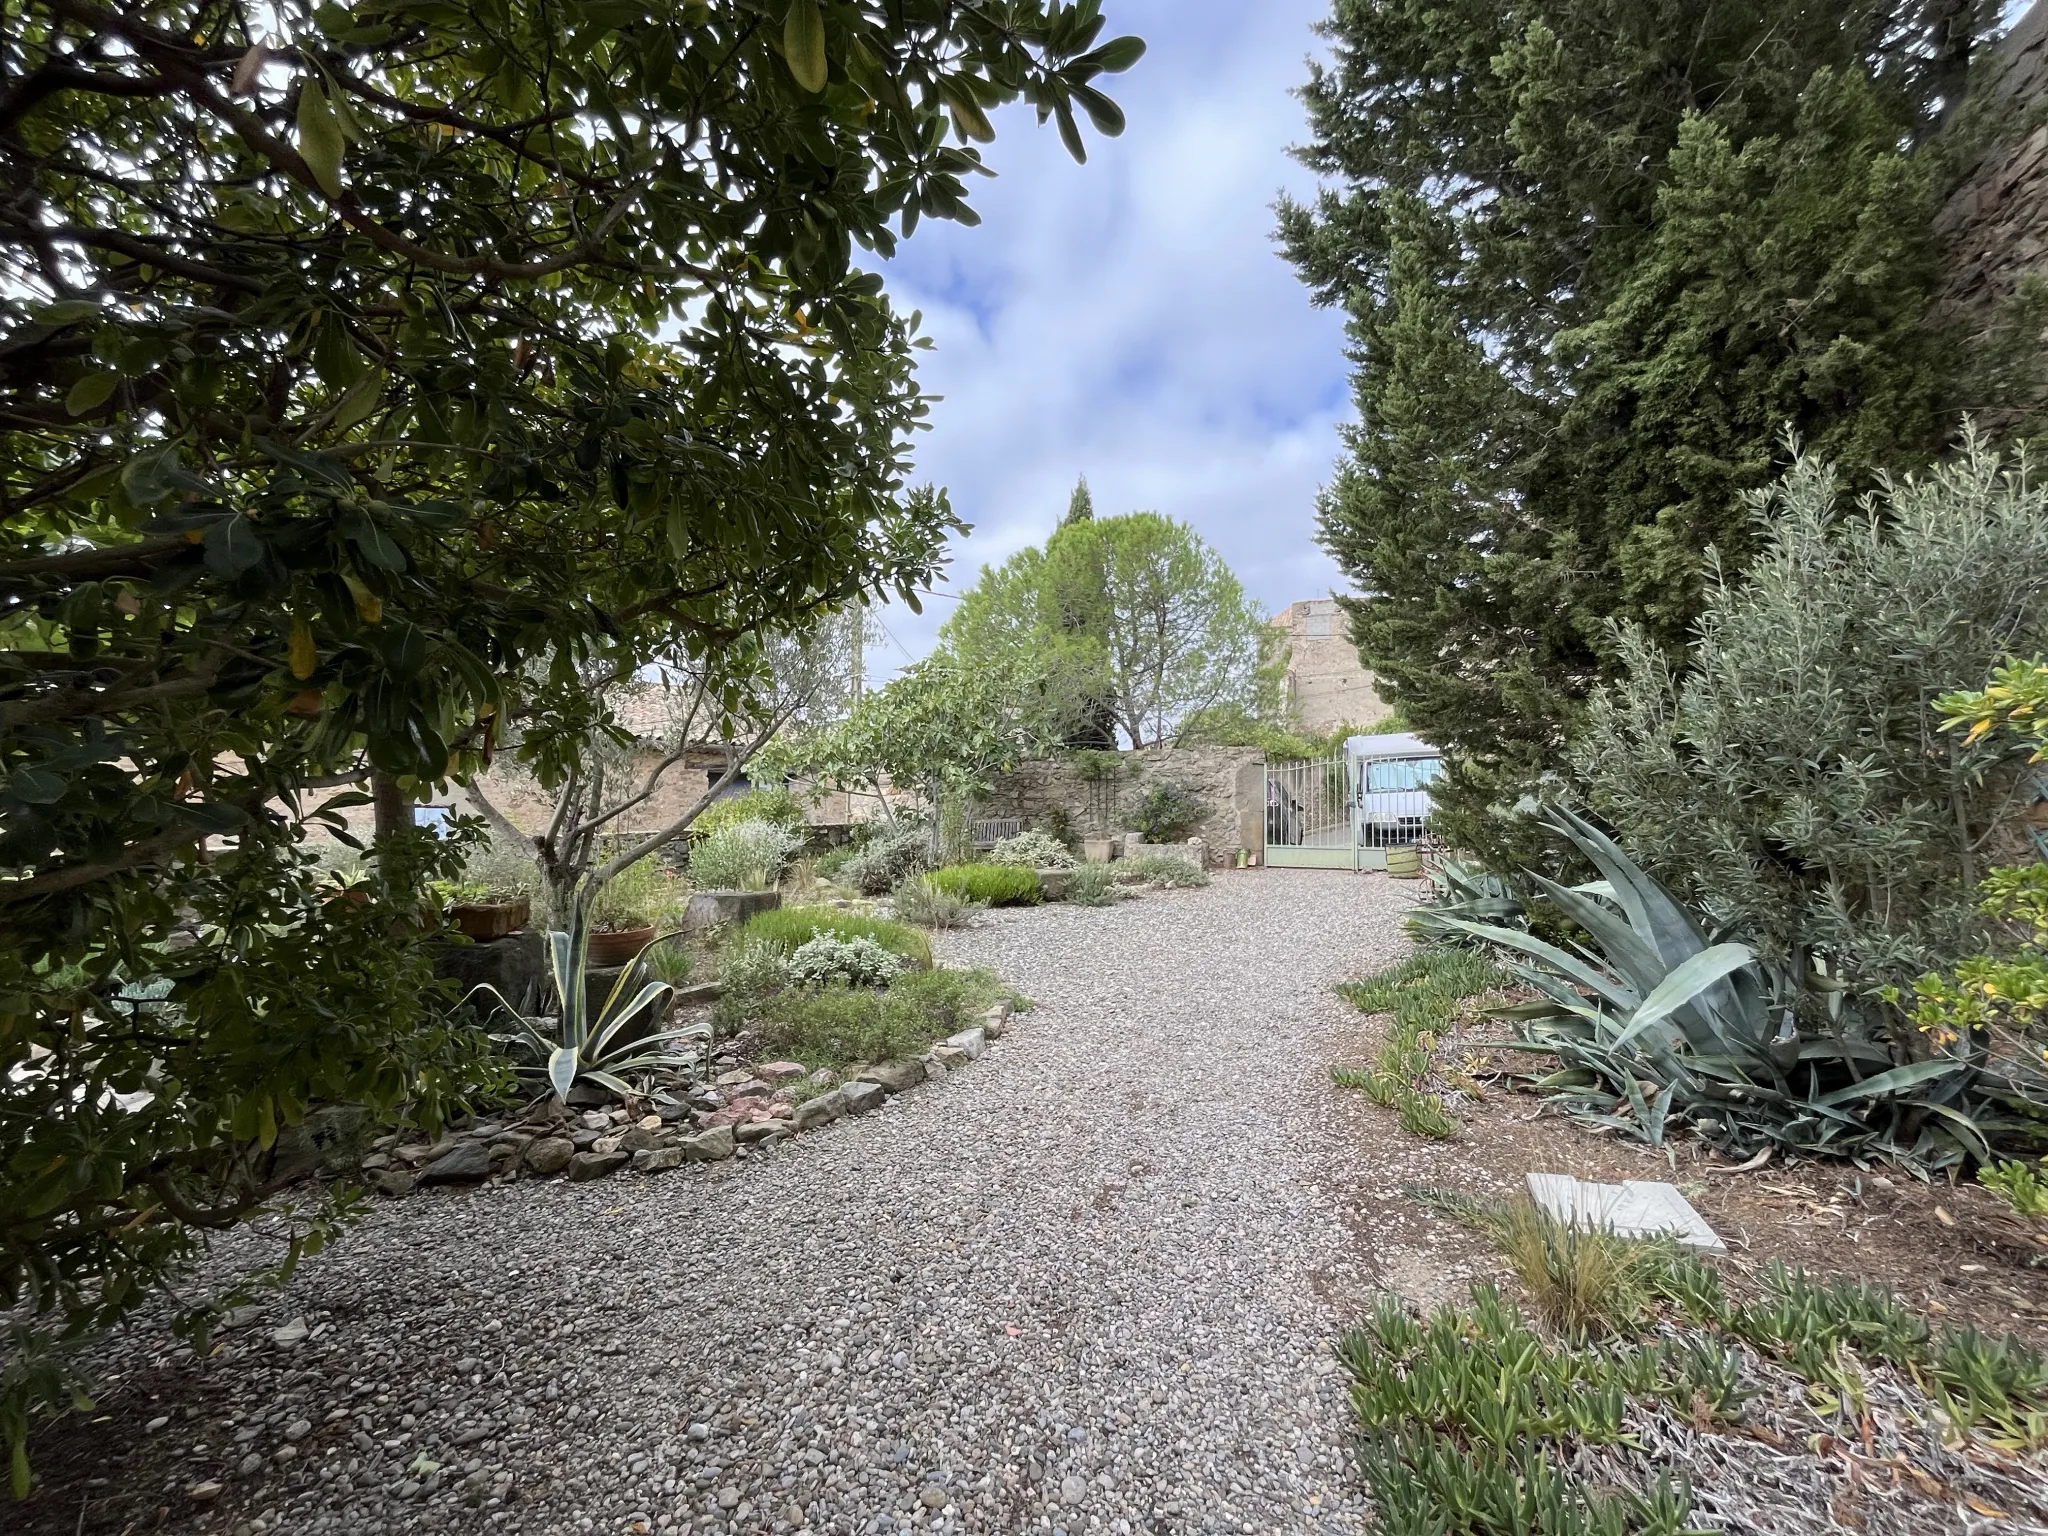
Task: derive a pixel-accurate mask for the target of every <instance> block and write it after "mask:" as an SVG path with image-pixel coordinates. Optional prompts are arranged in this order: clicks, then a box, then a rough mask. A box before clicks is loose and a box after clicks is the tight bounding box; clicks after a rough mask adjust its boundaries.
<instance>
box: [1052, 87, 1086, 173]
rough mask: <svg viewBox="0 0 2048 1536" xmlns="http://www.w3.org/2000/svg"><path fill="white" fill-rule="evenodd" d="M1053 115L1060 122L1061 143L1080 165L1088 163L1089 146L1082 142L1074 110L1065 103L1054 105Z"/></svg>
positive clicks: (1059, 102) (1055, 103)
mask: <svg viewBox="0 0 2048 1536" xmlns="http://www.w3.org/2000/svg"><path fill="white" fill-rule="evenodd" d="M1052 115H1053V117H1054V118H1055V119H1057V120H1058V122H1059V128H1060V142H1061V143H1062V144H1064V145H1066V146H1067V153H1068V154H1070V155H1072V156H1073V157H1074V159H1075V161H1076V162H1077V163H1078V164H1081V165H1086V164H1087V163H1088V146H1087V145H1086V144H1084V143H1082V142H1081V129H1080V127H1079V125H1078V124H1076V123H1075V121H1074V109H1073V108H1072V107H1070V106H1069V105H1067V103H1066V102H1064V101H1056V102H1054V103H1053V107H1052Z"/></svg>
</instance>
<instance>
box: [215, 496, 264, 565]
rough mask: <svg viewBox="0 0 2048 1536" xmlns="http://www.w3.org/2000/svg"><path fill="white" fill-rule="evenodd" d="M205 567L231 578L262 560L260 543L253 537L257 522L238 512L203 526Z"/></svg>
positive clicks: (261, 545)
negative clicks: (204, 528) (211, 524)
mask: <svg viewBox="0 0 2048 1536" xmlns="http://www.w3.org/2000/svg"><path fill="white" fill-rule="evenodd" d="M202 542H203V543H204V544H205V546H206V568H207V569H208V570H209V571H212V572H213V574H214V575H216V576H225V577H229V578H233V577H236V576H240V575H241V574H242V573H243V572H245V571H250V570H253V569H255V568H256V566H257V565H259V564H261V563H262V560H263V544H262V541H260V540H259V539H258V538H257V537H256V525H255V524H254V523H252V522H250V521H249V519H248V518H246V517H244V516H243V515H242V514H241V513H239V512H237V513H235V514H234V516H232V517H224V518H222V519H221V520H220V521H219V522H217V523H215V524H214V525H213V526H212V527H211V528H209V529H207V530H206V537H205V539H204V540H203V541H202Z"/></svg>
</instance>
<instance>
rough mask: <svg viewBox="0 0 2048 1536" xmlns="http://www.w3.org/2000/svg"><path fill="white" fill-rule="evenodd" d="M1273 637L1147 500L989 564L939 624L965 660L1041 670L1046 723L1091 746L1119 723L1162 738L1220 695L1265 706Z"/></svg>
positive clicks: (1214, 559) (1212, 557) (1208, 558)
mask: <svg viewBox="0 0 2048 1536" xmlns="http://www.w3.org/2000/svg"><path fill="white" fill-rule="evenodd" d="M1270 639H1271V634H1270V626H1269V625H1267V624H1266V622H1265V619H1264V616H1263V615H1262V614H1261V613H1260V611H1259V609H1258V606H1257V605H1256V604H1255V603H1253V602H1252V601H1251V599H1250V598H1249V597H1248V596H1247V595H1246V594H1245V591H1244V588H1243V587H1242V586H1241V585H1240V584H1239V582H1238V580H1237V578H1236V577H1235V576H1233V575H1232V574H1231V573H1230V570H1229V568H1228V567H1227V566H1226V565H1224V563H1223V561H1222V558H1221V557H1220V556H1218V555H1217V554H1216V552H1215V551H1214V550H1212V549H1210V548H1209V546H1208V545H1207V544H1205V543H1203V542H1202V540H1201V538H1200V537H1199V536H1198V535H1197V534H1196V533H1195V532H1194V531H1193V530H1192V529H1191V528H1189V527H1188V526H1187V525H1186V524H1184V523H1179V522H1175V521H1174V520H1173V519H1171V518H1167V517H1161V516H1160V515H1159V514H1157V513H1155V512H1132V513H1129V514H1127V515H1125V516H1122V517H1095V516H1093V515H1090V516H1089V517H1086V518H1081V519H1078V520H1073V521H1069V522H1066V523H1063V524H1062V525H1061V526H1060V527H1059V528H1058V529H1057V530H1056V531H1055V532H1054V533H1053V535H1052V537H1051V538H1049V539H1048V540H1046V543H1045V547H1044V549H1042V550H1040V549H1026V550H1021V551H1019V552H1018V553H1017V554H1015V555H1013V556H1011V557H1010V559H1009V560H1008V561H1006V562H1005V563H1004V564H1003V565H1001V566H1000V567H988V566H985V567H983V568H982V573H981V579H980V581H979V582H977V583H976V584H975V586H974V587H973V588H972V589H971V590H969V591H968V592H967V593H966V595H965V596H964V598H963V599H962V601H961V603H960V605H959V607H958V608H956V609H955V610H954V611H953V613H952V614H951V615H950V616H949V617H948V618H947V620H946V623H945V626H944V627H943V628H942V629H941V630H940V643H941V645H942V647H943V648H944V653H945V654H946V655H948V656H950V657H952V658H954V660H955V661H956V662H957V664H959V665H961V666H963V667H966V668H969V669H976V670H979V669H994V670H997V671H1005V670H1007V671H1016V670H1020V669H1023V668H1029V669H1031V670H1033V671H1035V673H1036V674H1037V676H1038V679H1039V685H1040V686H1039V691H1038V696H1037V699H1036V704H1035V707H1036V711H1037V718H1038V719H1039V721H1040V728H1041V731H1042V732H1043V734H1045V735H1046V736H1048V737H1051V738H1055V739H1058V740H1061V741H1066V742H1069V743H1072V744H1075V745H1082V744H1086V745H1090V746H1097V747H1114V746H1115V745H1116V744H1117V734H1116V733H1117V732H1119V731H1120V732H1121V733H1122V737H1123V740H1124V742H1125V743H1126V744H1128V745H1130V746H1133V747H1137V746H1145V745H1148V744H1154V743H1158V742H1162V741H1166V740H1169V739H1171V738H1172V737H1173V735H1174V734H1175V732H1176V731H1177V730H1178V728H1179V726H1180V723H1181V722H1182V721H1183V720H1185V719H1187V718H1188V717H1189V716H1191V715H1197V714H1200V713H1201V712H1203V711H1207V710H1213V709H1217V708H1219V707H1228V706H1232V705H1235V706H1237V707H1238V708H1241V709H1246V710H1250V711H1251V712H1253V713H1254V714H1261V715H1265V714H1271V713H1272V712H1273V708H1274V704H1275V698H1276V694H1275V687H1274V678H1273V676H1272V675H1271V669H1270V668H1269V667H1268V666H1267V665H1266V663H1267V661H1268V659H1269V658H1268V657H1267V655H1266V648H1267V646H1268V645H1269V643H1270ZM1103 716H1106V717H1107V725H1108V729H1107V731H1105V730H1104V728H1103V727H1104V723H1105V722H1104V720H1103V718H1102V717H1103Z"/></svg>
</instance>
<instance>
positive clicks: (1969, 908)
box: [1571, 442, 2048, 995]
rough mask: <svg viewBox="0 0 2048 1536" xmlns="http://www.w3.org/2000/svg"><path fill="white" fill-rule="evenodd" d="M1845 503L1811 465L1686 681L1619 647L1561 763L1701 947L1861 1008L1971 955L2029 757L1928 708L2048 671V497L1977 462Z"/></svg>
mask: <svg viewBox="0 0 2048 1536" xmlns="http://www.w3.org/2000/svg"><path fill="white" fill-rule="evenodd" d="M1843 500H1844V498H1843V496H1842V492H1841V487H1840V484H1839V482H1838V481H1837V479H1836V477H1835V476H1834V474H1833V472H1832V470H1831V469H1830V468H1829V466H1827V465H1826V464H1823V463H1820V462H1817V461H1815V460H1813V459H1809V458H1801V459H1800V460H1798V461H1797V462H1796V463H1795V464H1794V465H1793V467H1792V469H1791V470H1790V471H1789V472H1788V473H1787V474H1786V476H1785V477H1784V479H1783V480H1782V481H1781V482H1780V483H1779V484H1778V485H1776V486H1774V487H1773V488H1772V489H1771V490H1770V491H1769V492H1768V493H1767V494H1766V495H1764V496H1762V497H1758V498H1756V499H1755V500H1754V502H1753V505H1754V507H1755V509H1756V511H1757V512H1758V514H1759V515H1760V517H1762V518H1763V519H1764V521H1763V524H1762V527H1763V530H1764V538H1763V539H1762V540H1761V541H1760V542H1761V543H1762V544H1763V548H1762V550H1761V552H1760V553H1759V554H1758V556H1757V558H1756V559H1755V560H1754V561H1753V562H1752V563H1751V564H1750V565H1749V566H1748V568H1747V569H1746V570H1744V572H1743V573H1742V578H1741V580H1740V581H1739V582H1737V581H1735V580H1733V579H1732V577H1731V578H1730V579H1725V580H1723V579H1720V577H1719V573H1718V572H1717V573H1715V575H1716V580H1715V581H1714V583H1713V584H1712V585H1710V587H1709V589H1708V593H1707V603H1706V609H1705V612H1704V613H1703V614H1702V616H1701V618H1700V620H1699V624H1698V631H1699V634H1698V638H1697V639H1696V640H1695V641H1694V642H1693V643H1692V645H1691V646H1690V647H1689V648H1688V650H1687V657H1686V664H1685V666H1684V667H1683V669H1682V670H1680V671H1674V670H1673V667H1672V664H1671V661H1670V659H1669V655H1668V652H1667V651H1666V649H1665V648H1664V646H1663V645H1662V644H1661V643H1660V642H1659V641H1657V640H1656V639H1654V638H1652V637H1650V636H1648V635H1645V634H1642V633H1639V632H1636V631H1633V630H1623V631H1621V632H1620V633H1619V634H1618V635H1617V647H1618V654H1619V656H1620V658H1621V660H1622V661H1623V662H1624V663H1625V664H1626V667H1627V674H1626V676H1625V677H1624V678H1623V679H1622V680H1621V681H1619V682H1617V683H1615V684H1614V685H1613V687H1612V688H1610V689H1608V690H1606V691H1604V692H1603V693H1601V694H1599V695H1597V696H1596V697H1595V698H1594V700H1593V701H1592V703H1591V705H1590V707H1589V709H1588V712H1587V716H1586V723H1585V726H1584V729H1583V730H1581V731H1580V732H1579V733H1578V735H1577V736H1576V737H1575V738H1574V740H1573V745H1572V753H1571V760H1572V765H1573V767H1574V768H1575V769H1576V770H1577V771H1578V773H1579V774H1580V775H1581V776H1582V778H1583V781H1584V783H1585V784H1586V787H1587V795H1588V798H1589V800H1590V802H1591V805H1592V807H1593V809H1594V810H1596V811H1598V812H1599V813H1600V815H1601V816H1602V817H1603V818H1605V820H1606V821H1607V822H1608V823H1609V824H1610V825H1611V826H1612V827H1613V828H1614V832H1615V840H1616V841H1617V842H1618V843H1620V844H1621V846H1622V847H1623V848H1625V849H1626V850H1627V851H1628V853H1629V855H1630V856H1631V857H1633V858H1634V859H1636V860H1637V861H1638V862H1639V863H1640V864H1641V865H1642V866H1643V868H1644V869H1645V870H1647V871H1648V872H1649V873H1650V874H1651V875H1654V876H1655V877H1656V878H1657V879H1658V880H1659V881H1660V882H1661V883H1662V884H1664V885H1665V886H1666V887H1667V888H1669V889H1670V890H1671V891H1672V892H1673V893H1674V894H1675V895H1677V896H1678V897H1679V898H1680V899H1681V900H1683V901H1685V902H1687V903H1688V904H1690V905H1693V906H1696V907H1698V908H1699V909H1700V910H1701V911H1702V912H1703V913H1704V914H1705V918H1706V921H1705V923H1704V925H1703V926H1705V927H1706V928H1707V929H1708V930H1709V931H1713V932H1732V933H1733V934H1734V935H1735V936H1737V937H1739V938H1741V939H1742V940H1743V941H1744V942H1746V943H1748V944H1750V945H1751V946H1753V947H1754V948H1755V949H1756V950H1757V951H1758V953H1759V954H1761V955H1762V956H1763V957H1764V958H1765V959H1766V960H1767V961H1772V962H1777V963H1780V964H1785V965H1789V966H1792V967H1794V968H1795V969H1797V968H1799V967H1800V966H1801V964H1802V962H1803V960H1804V957H1805V956H1806V955H1807V954H1808V953H1810V952H1812V951H1816V950H1818V951H1823V952H1826V953H1828V954H1830V955H1831V956H1833V957H1834V962H1835V964H1834V966H1833V969H1835V970H1836V971H1837V972H1838V973H1839V972H1842V971H1846V972H1847V975H1848V978H1849V979H1850V981H1851V982H1852V984H1854V985H1855V986H1856V988H1857V989H1858V990H1859V991H1862V992H1864V993H1865V995H1869V994H1870V993H1871V992H1873V991H1875V990H1876V989H1877V988H1878V987H1879V986H1882V985H1885V984H1891V985H1895V986H1906V985H1909V984H1910V983H1911V982H1912V980H1913V979H1914V977H1915V976H1916V975H1917V974H1919V973H1921V972H1925V971H1935V970H1946V969H1948V968H1950V967H1952V966H1953V965H1954V964H1955V963H1956V962H1957V961H1959V960H1960V959H1962V958H1963V957H1964V956H1965V955H1967V954H1969V953H1970V952H1971V951H1973V950H1974V949H1976V948H1977V947H1978V945H1977V937H1978V934H1979V932H1980V931H1981V929H1980V922H1979V919H1978V916H1977V913H1976V911H1975V910H1974V908H1975V901H1974V895H1973V892H1972V890H1971V884H1972V882H1973V880H1974V879H1976V878H1977V875H1978V874H1979V873H1981V870H1982V868H1983V866H1984V865H1985V864H1987V863H1995V862H1998V861H1999V858H1998V856H1999V854H2000V853H2001V849H2000V848H1999V846H1998V844H1997V842H1996V841H1995V839H1993V838H1992V834H1993V833H1994V831H1995V829H1996V828H1997V827H1998V824H1999V823H2000V822H2001V821H2002V820H2004V819H2005V818H2007V817H2008V816H2009V815H2010V814H2011V813H2010V810H2009V809H2008V807H2009V806H2010V805H2011V801H2010V799H2009V798H2008V797H2009V796H2011V794H2012V793H2013V791H2014V787H2015V779H2016V777H2017V776H2018V775H2020V774H2022V773H2024V772H2026V771H2027V769H2026V766H2025V765H2026V761H2027V758H2028V757H2029V755H2030V754H2031V750H2032V748H2031V746H2030V745H2029V743H2028V741H2027V740H2026V739H2025V737H2024V735H2023V734H2021V733H2017V732H2014V733H2003V732H1989V733H1986V734H1983V735H1975V734H1972V735H1964V734H1962V733H1959V732H1954V731H1949V730H1944V729H1943V725H1944V721H1943V719H1942V712H1941V710H1940V709H1939V707H1938V700H1939V699H1940V697H1941V695H1942V694H1943V693H1944V691H1945V690H1947V689H1950V688H1954V687H1957V686H1959V685H1964V684H1970V683H1974V682H1975V681H1976V680H1977V679H1980V678H1983V677H1986V676H1988V675H1989V674H1990V673H1991V671H1992V669H1993V668H1994V667H1995V666H1997V665H1998V664H1999V663H2000V662H2002V661H2004V660H2005V659H2006V658H2007V657H2008V656H2011V655H2030V654H2038V653H2042V652H2048V484H2044V483H2043V482H2042V481H2041V479H2040V477H2039V476H2038V475H2036V476H2034V477H2032V478H2031V479H2030V478H2028V477H2026V476H2024V475H2019V474H2007V473H2004V472H2002V466H2001V465H2000V463H1999V461H1998V459H1997V457H1996V456H1995V455H1993V454H1991V453H1988V452H1986V451H1984V450H1983V449H1982V448H1981V447H1979V446H1978V445H1977V444H1976V443H1974V442H1972V443H1971V444H1970V445H1968V447H1967V449H1966V451H1965V452H1964V453H1963V454H1961V455H1960V456H1958V458H1957V459H1956V460H1955V461H1954V462H1952V463H1948V464H1944V465H1942V466H1940V467H1938V468H1936V469H1934V470H1932V471H1931V472H1929V473H1928V474H1927V475H1926V476H1925V477H1920V478H1914V479H1909V480H1904V481H1899V482H1896V483H1891V484H1888V485H1887V486H1885V487H1884V488H1883V489H1882V490H1881V492H1880V494H1879V496H1878V498H1877V501H1876V504H1875V505H1874V506H1873V507H1872V508H1871V509H1870V511H1869V513H1868V515H1864V514H1861V513H1858V512H1855V511H1852V510H1851V509H1850V508H1849V507H1847V506H1845V505H1844V504H1843ZM1959 826H1960V827H1964V828H1966V829H1967V830H1966V832H1965V833H1964V835H1963V836H1961V837H1958V836H1957V829H1958V827H1959ZM2024 851H2025V852H2026V853H2027V856H2028V858H2029V859H2030V860H2031V850H2024ZM1987 855H1988V857H1987Z"/></svg>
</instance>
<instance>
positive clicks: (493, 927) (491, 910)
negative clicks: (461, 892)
mask: <svg viewBox="0 0 2048 1536" xmlns="http://www.w3.org/2000/svg"><path fill="white" fill-rule="evenodd" d="M448 915H449V916H450V917H452V918H453V919H454V920H455V926H456V927H457V928H460V929H461V930H462V931H463V932H464V933H465V934H467V935H469V937H470V938H472V939H502V938H504V937H505V935H506V934H508V933H517V932H518V931H519V930H520V929H522V928H524V927H525V926H526V924H527V920H528V919H529V918H531V917H532V916H533V903H532V902H531V901H529V900H527V898H526V897H524V896H518V897H515V898H513V899H512V900H511V901H477V902H467V901H458V902H456V903H455V904H454V905H453V906H451V907H450V908H449V909H448Z"/></svg>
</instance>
